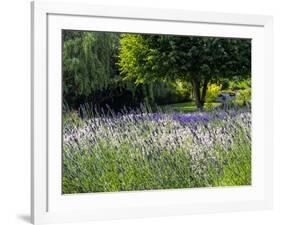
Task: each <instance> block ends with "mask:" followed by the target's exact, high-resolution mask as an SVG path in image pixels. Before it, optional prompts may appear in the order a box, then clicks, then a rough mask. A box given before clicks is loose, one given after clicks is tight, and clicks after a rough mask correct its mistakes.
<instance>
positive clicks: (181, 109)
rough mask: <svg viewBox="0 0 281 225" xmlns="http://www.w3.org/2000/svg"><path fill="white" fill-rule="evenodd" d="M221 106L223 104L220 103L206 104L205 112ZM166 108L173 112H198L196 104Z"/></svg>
mask: <svg viewBox="0 0 281 225" xmlns="http://www.w3.org/2000/svg"><path fill="white" fill-rule="evenodd" d="M220 104H221V103H218V102H212V103H205V110H206V111H209V110H211V109H213V108H214V107H217V106H219V105H220ZM165 107H167V108H170V109H172V110H173V111H176V112H182V113H189V112H196V111H197V108H196V105H195V102H182V103H176V104H170V105H165Z"/></svg>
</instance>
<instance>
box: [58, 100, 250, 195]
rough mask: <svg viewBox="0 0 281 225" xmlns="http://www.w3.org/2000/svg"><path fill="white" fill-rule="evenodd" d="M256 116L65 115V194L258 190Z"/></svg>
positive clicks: (144, 110) (145, 109) (223, 113)
mask: <svg viewBox="0 0 281 225" xmlns="http://www.w3.org/2000/svg"><path fill="white" fill-rule="evenodd" d="M250 132H251V114H250V112H249V110H243V111H242V110H241V111H236V112H234V111H228V112H226V111H216V112H208V113H192V114H182V113H173V112H171V111H169V110H164V111H163V110H159V112H158V113H153V112H152V111H151V109H150V108H149V107H145V106H143V105H142V106H140V108H138V109H135V110H128V109H126V108H124V109H123V110H122V112H119V113H116V112H114V111H113V110H111V109H109V108H108V109H107V110H106V111H101V112H97V111H96V112H95V111H91V110H89V109H88V110H86V109H84V110H83V113H82V114H80V113H77V112H71V111H67V112H65V113H64V129H63V184H62V185H63V193H87V192H114V191H133V190H152V189H175V188H194V187H212V186H236V185H250V184H251V134H250Z"/></svg>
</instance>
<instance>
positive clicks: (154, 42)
mask: <svg viewBox="0 0 281 225" xmlns="http://www.w3.org/2000/svg"><path fill="white" fill-rule="evenodd" d="M121 37H122V39H121V41H120V43H121V46H120V54H119V62H118V65H119V67H120V71H121V74H122V76H123V77H124V79H132V80H134V81H135V83H136V84H139V83H145V82H152V81H154V80H157V79H162V80H172V81H174V80H182V81H188V82H191V83H192V86H193V91H194V96H195V101H196V105H197V107H198V109H203V106H204V103H205V97H206V91H207V85H208V84H209V83H211V82H218V81H219V80H220V79H225V78H227V79H232V78H234V77H236V78H237V77H243V78H246V77H247V76H249V75H250V68H251V41H250V40H248V39H234V38H217V37H187V36H171V35H141V34H123V35H122V36H121Z"/></svg>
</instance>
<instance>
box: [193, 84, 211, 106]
mask: <svg viewBox="0 0 281 225" xmlns="http://www.w3.org/2000/svg"><path fill="white" fill-rule="evenodd" d="M192 86H193V92H194V97H195V104H196V106H197V109H198V110H199V111H203V110H204V104H205V99H206V94H207V87H208V80H207V79H206V80H204V81H203V87H202V91H201V87H200V86H201V85H200V81H198V80H197V79H194V80H193V81H192Z"/></svg>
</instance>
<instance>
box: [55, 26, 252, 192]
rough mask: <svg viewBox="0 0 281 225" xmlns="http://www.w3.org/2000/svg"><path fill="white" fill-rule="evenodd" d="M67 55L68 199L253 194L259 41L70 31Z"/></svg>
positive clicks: (65, 163) (64, 54) (64, 85)
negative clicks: (208, 191) (227, 190)
mask: <svg viewBox="0 0 281 225" xmlns="http://www.w3.org/2000/svg"><path fill="white" fill-rule="evenodd" d="M62 46H63V48H62V57H63V59H62V63H63V65H62V88H63V93H62V97H63V99H62V103H63V104H62V111H63V113H62V119H63V130H62V140H63V147H62V156H63V158H62V168H63V171H62V193H63V194H74V193H94V192H119V191H140V190H159V189H178V188H202V187H221V186H240V185H251V155H252V154H251V110H250V109H251V62H252V58H251V49H252V47H251V46H252V41H251V39H246V38H230V37H215V36H214V37H207V36H192V35H176V34H157V33H154V34H145V33H122V32H109V31H79V30H63V31H62ZM58 63H59V62H58Z"/></svg>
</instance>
